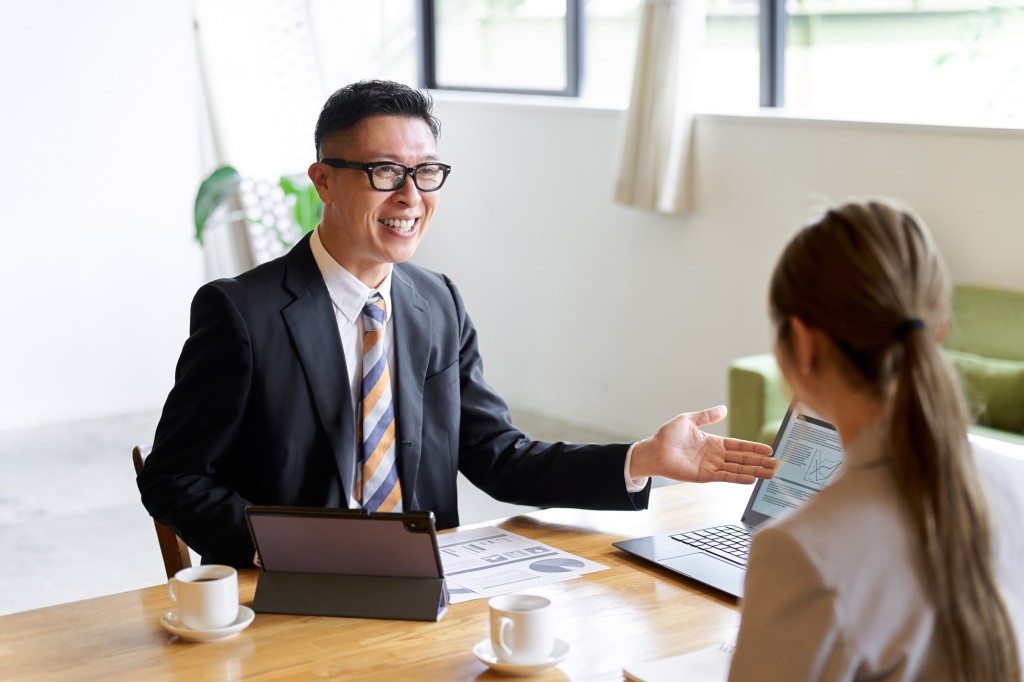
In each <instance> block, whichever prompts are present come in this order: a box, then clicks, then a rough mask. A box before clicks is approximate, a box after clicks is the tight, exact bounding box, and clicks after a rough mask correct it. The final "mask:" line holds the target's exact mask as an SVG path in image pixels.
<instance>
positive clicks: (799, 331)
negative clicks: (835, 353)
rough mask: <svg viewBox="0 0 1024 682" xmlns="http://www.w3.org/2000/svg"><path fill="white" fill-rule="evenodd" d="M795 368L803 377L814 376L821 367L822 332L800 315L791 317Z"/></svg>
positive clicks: (790, 324)
mask: <svg viewBox="0 0 1024 682" xmlns="http://www.w3.org/2000/svg"><path fill="white" fill-rule="evenodd" d="M789 327H790V330H791V333H790V339H791V341H792V343H791V344H790V348H791V350H792V360H793V370H794V371H795V372H796V373H797V375H798V376H801V377H810V376H814V375H815V373H816V372H817V371H818V370H819V369H820V368H821V353H822V340H823V339H822V333H821V331H820V330H818V329H815V328H813V327H810V326H808V325H807V324H806V323H805V322H804V321H803V320H801V319H800V318H799V317H796V316H793V317H791V318H789Z"/></svg>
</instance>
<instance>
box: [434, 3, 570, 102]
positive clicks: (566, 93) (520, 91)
mask: <svg viewBox="0 0 1024 682" xmlns="http://www.w3.org/2000/svg"><path fill="white" fill-rule="evenodd" d="M583 2H584V0H565V47H566V55H565V84H566V86H565V88H563V89H561V90H545V89H542V88H538V89H530V88H525V89H524V88H484V87H473V86H463V85H438V82H437V12H436V0H419V2H417V4H416V19H417V23H418V24H419V29H420V30H419V40H418V43H419V44H418V46H417V47H418V48H419V79H420V86H421V87H424V88H428V89H430V90H447V91H452V92H495V93H501V94H511V95H554V96H558V97H579V95H580V92H581V88H580V85H581V84H582V82H583V37H584V36H583V26H584V24H585V18H584V16H583Z"/></svg>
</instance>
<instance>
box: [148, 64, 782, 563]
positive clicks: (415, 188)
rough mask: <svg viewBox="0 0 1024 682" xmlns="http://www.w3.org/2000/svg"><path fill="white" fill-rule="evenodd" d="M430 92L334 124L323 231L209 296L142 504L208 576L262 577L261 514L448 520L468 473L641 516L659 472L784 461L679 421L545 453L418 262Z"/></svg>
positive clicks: (548, 503)
mask: <svg viewBox="0 0 1024 682" xmlns="http://www.w3.org/2000/svg"><path fill="white" fill-rule="evenodd" d="M439 130H440V125H439V122H438V121H437V119H436V118H435V117H434V115H433V113H432V102H431V100H430V98H429V96H427V95H426V94H425V93H422V92H420V91H418V90H415V89H413V88H410V87H407V86H405V85H401V84H398V83H392V82H386V81H364V82H360V83H355V84H352V85H349V86H346V87H344V88H342V89H341V90H339V91H337V92H336V93H334V94H333V95H331V97H330V98H329V99H328V100H327V103H326V104H325V105H324V108H323V111H322V112H321V114H320V119H319V121H318V122H317V126H316V133H315V143H316V154H317V156H316V159H317V160H316V162H314V163H313V164H312V165H310V167H309V177H310V179H311V180H312V181H313V183H314V185H315V186H316V189H317V192H318V193H319V195H320V199H321V200H322V201H323V203H324V212H323V219H322V222H321V223H320V225H319V226H318V227H317V229H316V230H315V231H313V232H312V233H311V234H310V235H308V236H307V237H306V238H304V239H303V240H302V241H300V242H299V243H298V244H297V245H296V246H295V247H294V248H293V249H292V250H291V251H290V252H289V253H287V254H285V255H284V256H282V257H281V258H278V259H276V260H274V261H271V262H269V263H266V264H264V265H261V266H259V267H257V268H254V269H253V270H251V271H249V272H246V273H244V274H242V275H240V276H238V277H236V278H231V279H222V280H217V281H215V282H211V283H209V284H207V285H205V286H204V287H202V288H201V289H200V290H199V292H198V293H197V294H196V296H195V299H194V300H193V302H192V317H191V329H190V334H189V337H188V340H187V341H186V342H185V346H184V348H183V350H182V353H181V358H180V360H179V362H178V367H177V371H176V375H175V384H174V387H173V389H172V390H171V392H170V394H169V395H168V398H167V403H166V405H165V406H164V411H163V415H162V416H161V419H160V423H159V424H158V426H157V432H156V437H155V439H154V442H153V451H152V453H151V454H150V456H149V458H148V460H147V461H146V465H145V468H144V469H143V471H142V473H141V474H140V475H139V478H138V484H139V489H140V491H141V493H142V500H143V503H144V504H145V506H146V508H147V509H148V510H149V512H150V513H151V514H152V515H153V517H154V518H156V519H157V520H158V521H160V522H162V523H163V524H165V525H167V526H169V527H170V528H172V529H174V531H175V532H177V533H178V535H180V536H181V537H182V538H183V539H184V540H185V541H186V542H187V543H188V544H189V546H190V547H192V548H193V549H194V550H196V551H197V552H199V553H200V554H201V555H202V556H203V561H204V562H205V563H224V564H230V565H234V566H239V567H244V566H251V565H252V563H253V552H254V549H253V545H252V541H251V539H250V537H249V533H248V530H247V526H246V521H245V507H246V505H248V504H275V505H290V506H307V507H349V508H364V509H368V510H372V511H402V510H425V511H432V512H434V514H435V516H436V518H437V525H438V527H439V528H448V527H452V526H456V525H458V523H459V514H458V500H457V496H456V475H457V473H458V472H459V471H461V472H463V473H464V474H465V475H466V477H467V478H468V479H469V480H470V481H472V482H473V483H474V484H476V485H477V486H479V487H480V488H481V489H483V490H484V491H486V492H487V493H489V494H490V495H492V496H493V497H495V498H497V499H499V500H503V501H507V502H514V503H518V504H526V505H533V506H542V507H552V506H572V507H580V508H589V509H627V510H630V509H643V508H645V507H646V506H647V498H648V494H649V490H650V480H649V477H650V476H654V475H662V476H667V477H670V478H675V479H678V480H684V481H698V482H705V481H731V482H736V483H752V482H753V481H754V480H756V478H759V477H760V478H763V477H770V476H771V475H772V474H773V472H774V467H775V461H774V460H772V459H771V458H770V457H769V455H770V453H771V449H770V448H768V447H767V446H764V445H761V444H757V443H749V442H745V441H737V440H733V439H728V438H721V437H718V436H714V435H711V434H708V433H706V432H704V431H702V430H701V429H700V427H701V426H704V425H707V424H711V423H714V422H716V421H718V420H720V419H722V418H723V417H724V416H725V408H724V407H717V408H712V409H710V410H705V411H702V412H696V413H689V414H681V415H679V416H678V417H676V418H675V419H672V420H671V421H669V422H668V423H666V424H665V425H664V426H662V427H661V428H660V429H659V430H658V432H657V433H656V434H654V436H652V437H651V438H648V439H645V440H642V441H640V442H638V443H633V444H630V443H615V444H606V445H582V444H568V443H547V442H540V441H534V440H531V439H530V438H529V437H528V436H527V435H526V434H524V433H523V432H521V431H519V430H518V429H516V428H515V427H514V426H513V425H512V423H511V420H510V417H509V411H508V407H507V405H506V404H505V402H504V401H503V400H502V399H501V398H500V396H498V395H497V394H496V393H495V392H494V390H493V389H491V387H490V386H489V385H488V384H487V383H486V382H485V380H484V377H483V369H482V362H481V359H480V353H479V350H478V341H477V334H476V330H475V329H474V327H473V323H472V321H471V320H470V318H469V315H468V314H467V312H466V309H465V306H464V305H463V302H462V298H461V297H460V295H459V292H458V290H457V289H456V287H455V285H454V283H452V281H451V280H449V279H448V278H447V277H446V276H444V275H442V274H438V273H434V272H430V271H428V270H425V269H423V268H420V267H418V266H416V265H413V264H411V263H409V262H408V261H409V259H410V258H412V256H413V254H415V252H416V247H417V246H418V245H419V243H420V241H421V240H422V239H423V238H424V236H425V235H426V233H427V229H428V228H429V226H430V220H431V218H432V217H433V215H434V211H435V210H436V208H437V205H438V200H439V197H440V190H441V188H442V186H443V185H444V183H445V181H446V180H447V178H448V176H449V173H450V172H451V167H450V166H448V165H446V164H444V163H442V161H441V159H440V157H439V156H438V150H437V138H438V134H439Z"/></svg>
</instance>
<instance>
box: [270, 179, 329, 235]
mask: <svg viewBox="0 0 1024 682" xmlns="http://www.w3.org/2000/svg"><path fill="white" fill-rule="evenodd" d="M278 184H279V185H280V186H281V190H282V191H284V193H285V195H286V196H293V197H295V204H294V205H293V206H292V217H294V218H295V224H296V225H298V226H299V236H302V235H304V234H306V233H307V232H311V231H312V230H313V228H315V227H316V226H317V224H318V223H319V222H320V218H321V217H323V214H324V205H323V203H321V201H320V195H319V194H317V193H316V187H314V186H313V184H312V183H309V182H307V183H302V184H300V183H297V182H295V181H294V180H293V179H292V178H291V177H289V176H287V175H283V176H281V179H280V181H279V182H278Z"/></svg>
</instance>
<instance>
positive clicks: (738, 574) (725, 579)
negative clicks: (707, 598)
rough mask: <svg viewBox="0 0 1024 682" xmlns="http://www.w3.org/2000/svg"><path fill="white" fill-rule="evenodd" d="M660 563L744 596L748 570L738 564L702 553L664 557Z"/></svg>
mask: <svg viewBox="0 0 1024 682" xmlns="http://www.w3.org/2000/svg"><path fill="white" fill-rule="evenodd" d="M659 563H660V564H661V565H662V566H664V567H665V568H669V569H672V570H673V571H676V572H677V573H681V574H683V575H685V576H689V577H691V578H693V579H695V580H699V581H700V582H702V583H707V584H708V585H710V586H711V587H714V588H717V589H719V590H722V591H723V592H728V593H729V594H731V595H734V596H736V597H742V596H743V580H744V578H745V576H746V574H747V572H746V571H745V570H743V569H742V568H740V567H738V566H733V565H732V564H730V563H727V562H725V561H722V560H720V559H715V558H714V557H710V556H708V555H707V554H701V553H697V554H688V555H686V556H681V557H676V558H674V559H662V560H661V561H660V562H659Z"/></svg>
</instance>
